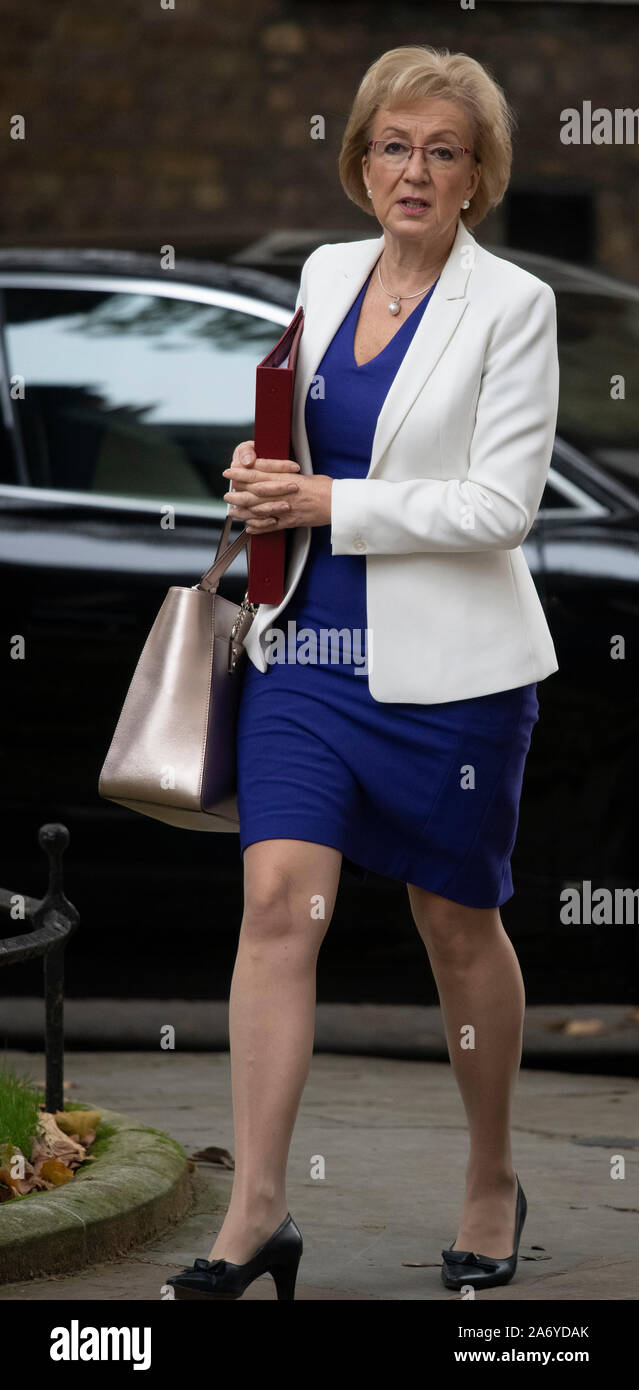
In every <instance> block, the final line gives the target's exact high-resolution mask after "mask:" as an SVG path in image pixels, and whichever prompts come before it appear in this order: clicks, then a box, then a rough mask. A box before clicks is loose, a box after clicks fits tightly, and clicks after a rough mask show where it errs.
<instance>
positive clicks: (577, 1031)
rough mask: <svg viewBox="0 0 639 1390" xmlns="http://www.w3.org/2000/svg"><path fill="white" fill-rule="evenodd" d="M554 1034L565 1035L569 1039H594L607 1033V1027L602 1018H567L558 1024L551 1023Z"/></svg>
mask: <svg viewBox="0 0 639 1390" xmlns="http://www.w3.org/2000/svg"><path fill="white" fill-rule="evenodd" d="M548 1028H549V1030H550V1032H552V1033H564V1034H565V1035H566V1036H567V1037H573V1038H576V1037H593V1036H594V1035H595V1034H596V1033H605V1031H606V1025H605V1023H604V1021H603V1019H601V1018H566V1019H562V1020H560V1021H559V1022H558V1023H549V1024H548Z"/></svg>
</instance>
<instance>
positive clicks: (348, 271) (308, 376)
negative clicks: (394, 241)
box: [293, 218, 477, 478]
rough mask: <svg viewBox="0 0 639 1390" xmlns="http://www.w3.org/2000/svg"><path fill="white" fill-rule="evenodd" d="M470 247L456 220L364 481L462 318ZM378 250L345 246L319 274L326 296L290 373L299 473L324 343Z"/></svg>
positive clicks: (305, 458) (366, 244)
mask: <svg viewBox="0 0 639 1390" xmlns="http://www.w3.org/2000/svg"><path fill="white" fill-rule="evenodd" d="M476 246H477V243H476V241H475V238H474V237H473V235H472V233H471V232H469V231H468V230H467V229H466V227H465V226H464V224H463V222H462V220H461V218H460V219H459V223H458V226H457V233H456V236H455V240H454V242H453V245H452V247H451V251H450V254H449V257H448V260H447V261H446V264H445V266H444V269H443V270H442V272H441V275H440V277H439V280H438V282H437V284H436V286H435V289H434V290H433V294H432V297H431V299H430V302H429V304H428V306H427V308H426V311H425V313H424V314H423V315H422V318H421V320H420V322H419V324H418V325H417V328H416V330H415V333H414V335H413V338H412V340H411V342H410V344H409V347H408V349H407V351H406V353H405V355H404V357H403V359H402V362H401V364H400V366H399V369H398V371H397V373H396V375H395V377H394V379H393V382H392V384H391V387H390V390H389V392H388V395H387V396H386V399H385V401H384V404H383V406H382V409H381V411H380V413H379V417H378V420H377V427H376V430H375V436H374V439H373V449H372V454H371V463H370V467H369V470H368V474H367V477H369V478H370V477H372V476H373V474H374V473H375V472H376V471H377V470H378V469H379V465H380V463H381V461H382V458H383V456H384V454H385V452H386V450H387V449H388V446H389V444H390V443H391V441H392V439H393V438H394V436H395V434H396V433H397V430H398V429H399V427H400V425H401V423H402V420H403V419H404V416H405V415H406V414H407V413H408V411H409V410H410V408H411V406H412V404H413V402H414V400H415V398H416V396H417V395H418V393H419V392H420V391H421V389H422V387H423V386H424V384H425V382H426V381H427V380H428V377H429V376H430V374H431V372H432V371H433V369H434V368H435V366H436V365H437V363H438V361H439V359H440V357H441V355H442V353H443V351H444V349H445V348H446V347H447V345H448V343H449V342H450V340H451V338H452V336H453V334H454V332H455V329H456V328H457V325H458V323H459V321H460V319H461V317H462V314H463V313H464V310H465V308H466V305H467V303H468V300H467V297H466V287H467V282H468V278H469V275H470V273H471V271H472V267H473V263H474V254H475V252H474V250H472V249H470V248H476ZM383 248H384V237H383V236H380V237H375V238H373V239H372V240H370V241H359V242H353V243H352V245H349V246H346V247H345V248H344V253H343V259H342V261H341V262H340V263H339V264H338V265H337V266H336V265H335V262H334V261H332V260H329V262H328V265H327V268H326V272H325V273H326V290H325V293H324V294H322V295H321V296H318V300H319V307H318V308H317V309H315V310H314V317H313V332H312V334H311V333H307V332H306V331H304V332H303V333H302V337H301V340H300V352H299V358H298V364H297V371H296V391H295V402H294V412H293V439H294V442H295V446H296V454H295V457H296V459H297V462H298V463H299V465H300V469H301V471H302V472H303V473H312V472H313V464H312V460H311V456H310V449H309V446H308V438H307V435H306V428H305V424H304V408H305V404H306V397H307V394H308V390H309V387H310V385H311V382H312V380H313V377H314V376H315V374H316V372H317V368H318V367H319V365H320V363H321V361H322V358H323V356H324V353H325V352H326V349H327V347H328V345H329V343H330V342H331V340H332V338H333V337H334V335H335V333H336V332H337V329H338V328H339V325H340V323H341V322H342V320H343V319H344V318H345V316H346V314H347V313H348V311H349V309H350V308H351V306H352V305H353V304H354V302H355V300H356V299H357V296H358V294H359V291H360V290H361V288H362V285H363V284H364V281H365V280H366V279H367V277H368V275H369V274H370V271H371V270H372V268H373V266H374V265H375V263H376V261H377V260H378V259H379V257H380V255H381V253H382V251H383Z"/></svg>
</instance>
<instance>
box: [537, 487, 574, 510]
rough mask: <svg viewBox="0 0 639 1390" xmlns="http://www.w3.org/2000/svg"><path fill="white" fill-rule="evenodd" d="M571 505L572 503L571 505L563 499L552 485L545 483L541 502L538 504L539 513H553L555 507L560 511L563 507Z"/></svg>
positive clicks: (566, 499)
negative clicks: (559, 508)
mask: <svg viewBox="0 0 639 1390" xmlns="http://www.w3.org/2000/svg"><path fill="white" fill-rule="evenodd" d="M573 505H574V503H571V502H570V501H569V500H568V498H567V497H565V496H564V495H563V493H561V492H560V491H559V489H558V488H556V487H555V486H554V485H553V483H546V486H545V488H544V491H543V496H542V499H541V502H540V503H539V511H540V512H546V511H549V512H550V511H554V510H555V508H556V507H561V508H562V509H564V508H565V507H570V506H573Z"/></svg>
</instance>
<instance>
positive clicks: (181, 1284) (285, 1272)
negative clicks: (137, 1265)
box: [166, 1212, 304, 1300]
mask: <svg viewBox="0 0 639 1390" xmlns="http://www.w3.org/2000/svg"><path fill="white" fill-rule="evenodd" d="M303 1248H304V1246H303V1242H302V1233H301V1231H300V1230H299V1229H298V1227H297V1226H296V1225H295V1222H294V1220H293V1217H292V1216H291V1213H290V1212H287V1214H286V1216H285V1217H284V1220H283V1221H282V1222H281V1224H280V1225H279V1226H278V1228H277V1230H276V1231H274V1232H273V1235H272V1236H271V1237H270V1239H269V1240H267V1241H266V1242H265V1244H264V1245H261V1246H260V1248H259V1250H257V1251H256V1253H255V1254H254V1255H253V1256H252V1258H251V1259H250V1260H247V1262H246V1264H243V1265H234V1264H231V1263H230V1262H229V1261H228V1260H196V1261H195V1263H194V1264H192V1265H189V1266H188V1268H187V1269H185V1270H184V1271H183V1273H182V1274H172V1275H171V1277H170V1279H167V1281H166V1282H167V1284H170V1285H171V1286H172V1287H173V1288H174V1289H175V1297H176V1299H182V1298H226V1299H231V1298H241V1296H242V1294H243V1293H244V1290H245V1289H247V1288H248V1286H249V1284H252V1283H253V1280H254V1279H257V1278H258V1277H259V1275H260V1274H272V1275H273V1279H274V1281H275V1288H276V1289H277V1297H278V1299H289V1300H291V1299H294V1298H295V1280H296V1278H297V1268H298V1265H299V1262H300V1260H301V1258H302V1250H303Z"/></svg>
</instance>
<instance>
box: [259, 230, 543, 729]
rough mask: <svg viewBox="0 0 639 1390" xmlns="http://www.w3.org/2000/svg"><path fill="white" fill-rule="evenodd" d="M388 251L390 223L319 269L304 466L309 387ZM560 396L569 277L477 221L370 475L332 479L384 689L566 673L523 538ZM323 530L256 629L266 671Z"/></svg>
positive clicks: (304, 379)
mask: <svg viewBox="0 0 639 1390" xmlns="http://www.w3.org/2000/svg"><path fill="white" fill-rule="evenodd" d="M383 246H384V237H383V236H380V237H376V238H374V239H372V240H371V239H366V240H364V241H354V242H340V243H338V244H336V245H332V244H326V245H324V246H319V247H318V248H317V249H316V250H315V251H314V252H313V253H312V254H311V255H310V256H309V257H308V259H307V261H306V262H305V264H304V267H303V269H302V276H301V282H300V290H299V294H298V298H297V305H299V304H303V306H304V313H305V323H304V331H303V333H302V338H301V343H300V351H299V358H298V364H297V372H296V381H295V392H294V398H293V424H292V436H291V441H292V455H293V457H294V458H295V460H296V461H297V462H298V463H299V465H300V470H301V472H303V473H312V472H313V463H312V460H311V455H310V449H309V443H308V438H307V434H306V429H305V425H304V406H305V401H306V396H307V392H308V390H309V387H310V385H311V383H312V382H313V380H314V376H315V373H316V372H317V369H318V367H319V365H320V362H321V360H322V357H323V356H324V353H325V351H326V349H327V347H328V346H329V343H330V342H331V340H332V338H333V337H334V335H335V333H336V332H337V329H338V328H339V325H340V323H341V322H342V320H343V318H344V317H345V315H346V314H347V313H348V311H349V309H350V308H351V306H352V304H353V303H354V301H355V299H356V298H357V295H358V294H359V291H360V289H361V288H362V285H363V284H364V281H365V280H366V278H367V276H368V275H369V273H370V271H371V268H372V267H373V265H374V264H375V262H376V260H377V258H378V256H379V255H380V253H381V251H382V249H383ZM297 305H296V307H297ZM558 398H559V362H558V356H557V321H556V304H555V296H554V293H553V291H552V289H551V288H550V286H549V285H547V284H545V282H544V281H542V280H539V279H538V278H537V276H535V275H531V274H530V273H529V272H528V271H526V270H522V269H521V268H520V267H519V266H516V265H513V264H512V262H510V261H506V260H503V259H502V258H501V257H500V256H494V255H492V254H491V253H490V252H489V251H486V250H485V249H484V248H483V247H482V246H480V245H479V244H478V242H477V241H476V240H475V238H474V236H473V235H472V233H471V232H469V231H468V230H467V229H466V227H465V226H464V223H463V222H462V220H461V218H460V220H459V222H458V226H457V233H456V236H455V240H454V243H453V246H452V248H451V251H450V254H449V256H448V259H447V261H446V264H445V266H444V269H443V270H442V272H441V275H440V278H439V280H438V282H437V284H436V286H435V289H434V291H433V294H432V296H431V299H430V302H429V303H428V304H427V306H426V309H425V310H424V313H423V315H422V318H421V320H420V322H419V324H418V326H417V329H416V331H415V333H414V336H413V338H412V340H411V343H410V346H409V347H408V350H407V352H406V354H405V356H404V358H403V360H402V362H401V365H400V367H399V369H398V371H397V374H396V376H395V378H394V380H393V383H392V385H391V387H390V390H389V392H388V395H387V396H386V399H385V401H384V404H383V406H382V409H381V411H380V414H379V417H378V420H377V427H376V430H375V436H374V439H373V448H372V454H371V460H370V467H369V470H368V474H367V476H366V478H338V479H335V481H334V482H333V487H332V515H331V550H332V553H333V555H362V556H365V559H366V597H367V643H366V650H367V662H366V665H367V670H368V677H366V672H364V673H362V679H366V678H368V683H369V690H370V693H371V695H372V696H373V698H374V699H376V700H380V701H400V702H401V701H409V702H416V703H420V704H430V703H433V702H440V701H448V700H459V699H465V698H467V697H470V696H475V695H488V694H490V693H491V692H493V691H498V690H508V689H511V688H513V687H514V686H519V685H526V684H528V683H529V682H531V681H539V680H543V679H544V677H545V676H548V675H550V674H551V673H552V672H553V671H556V670H558V663H557V656H556V653H555V648H554V645H553V641H552V637H551V635H550V631H549V628H548V625H547V623H546V619H545V616H544V612H543V609H542V606H541V603H540V601H539V598H538V595H537V591H536V588H535V585H534V583H533V579H532V576H531V574H530V570H529V569H528V565H527V563H526V560H525V557H524V554H523V551H522V550H521V544H522V541H523V540H524V538H525V536H526V535H527V534H528V532H529V530H530V528H531V526H532V524H533V521H534V519H535V515H536V513H537V509H538V507H539V503H540V501H541V496H542V493H543V490H544V485H545V482H546V478H547V474H548V469H549V466H550V459H551V454H552V447H553V440H554V435H555V425H556V421H557V405H558ZM310 542H311V527H310V526H302V527H297V528H296V529H295V530H294V533H293V537H292V542H291V548H290V553H289V559H288V564H287V569H286V575H285V592H284V598H283V600H282V602H281V603H278V604H266V603H263V604H260V606H259V608H258V610H257V613H256V614H255V617H254V620H253V623H252V625H251V628H250V630H249V632H248V635H247V638H246V643H245V645H246V650H247V652H248V655H249V657H250V659H251V661H252V662H253V664H254V665H255V666H256V667H257V668H258V670H260V671H266V670H267V669H268V661H267V657H266V651H267V649H268V648H269V646H270V643H271V639H269V637H268V630H269V628H270V627H272V626H273V625H275V624H278V619H279V618H280V615H281V614H282V615H283V617H282V619H281V622H280V623H279V624H278V626H281V627H282V628H283V629H284V632H285V633H286V614H285V611H284V610H285V609H286V605H287V603H288V602H289V600H290V598H291V596H292V594H293V593H294V592H295V588H296V586H297V584H298V583H299V579H300V576H301V574H302V571H303V569H304V564H305V561H306V558H307V555H308V551H309V546H310ZM360 641H362V639H360ZM362 649H363V648H362V647H360V651H361V650H362Z"/></svg>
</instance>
